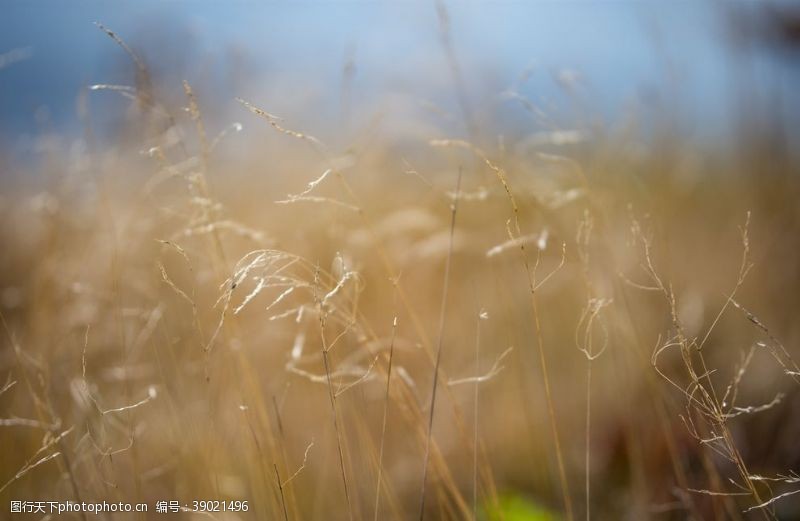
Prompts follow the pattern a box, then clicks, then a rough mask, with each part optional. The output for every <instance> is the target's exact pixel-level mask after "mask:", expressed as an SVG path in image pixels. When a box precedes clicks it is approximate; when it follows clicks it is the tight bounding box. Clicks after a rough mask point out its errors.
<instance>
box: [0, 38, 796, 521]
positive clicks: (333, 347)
mask: <svg viewBox="0 0 800 521" xmlns="http://www.w3.org/2000/svg"><path fill="white" fill-rule="evenodd" d="M118 43H119V42H118ZM110 45H113V42H110ZM132 67H133V68H134V69H135V70H136V71H137V84H136V86H134V87H124V88H123V87H112V86H104V87H98V88H97V89H96V90H113V91H114V92H112V93H108V92H104V93H97V92H95V93H91V92H87V95H90V96H93V95H99V94H106V95H109V94H114V93H121V94H123V97H122V98H120V99H121V101H120V112H121V113H123V112H125V111H126V110H127V115H126V116H125V119H126V123H125V125H124V130H125V131H124V132H123V133H122V135H124V137H121V138H120V142H119V143H117V144H116V145H115V146H114V148H113V150H104V149H101V150H97V149H93V148H92V147H89V149H88V151H85V152H82V153H80V154H78V155H77V156H75V155H73V156H72V157H62V156H56V157H52V156H51V157H46V158H45V160H43V161H42V163H41V165H40V166H38V167H37V172H36V173H35V178H33V179H28V180H26V182H24V183H23V182H20V181H19V180H11V179H5V180H4V181H3V182H4V184H5V185H6V186H4V187H3V189H2V199H1V200H0V217H1V218H0V223H2V224H1V225H0V234H2V238H1V239H0V240H2V253H0V289H1V290H2V295H0V296H1V297H2V319H3V325H2V327H3V331H2V338H3V339H2V345H3V349H2V351H1V352H0V377H1V378H2V381H0V386H2V387H0V389H2V391H0V393H1V394H0V410H2V420H0V421H1V422H2V425H0V451H2V457H0V481H2V483H1V484H0V486H2V487H3V488H2V492H1V493H0V498H1V499H2V503H3V506H2V508H3V511H4V512H6V513H4V514H3V516H2V517H3V518H5V516H6V515H11V516H12V517H10V519H17V518H19V519H23V518H27V517H26V516H24V515H12V514H7V513H8V510H6V509H7V508H8V504H9V501H11V500H20V499H27V500H37V499H38V500H62V501H67V500H71V501H102V500H107V501H128V502H148V503H149V504H150V505H151V511H150V513H149V514H146V515H133V514H131V515H129V517H130V518H142V519H145V518H146V519H158V518H160V517H159V515H158V514H155V513H154V512H153V505H154V504H155V502H156V501H160V500H166V501H169V500H179V501H180V502H181V504H186V505H188V506H189V507H190V508H191V506H192V504H191V502H192V500H194V499H198V500H239V501H247V502H248V505H249V510H248V511H247V512H236V513H234V512H226V513H213V517H214V518H216V519H284V518H285V519H347V518H352V519H417V518H421V517H422V516H421V514H420V511H424V514H425V517H426V518H428V519H451V518H452V519H462V518H472V517H473V516H475V517H477V518H478V519H482V518H483V519H485V518H492V519H582V518H587V519H588V518H589V517H590V515H591V516H593V517H594V518H595V519H623V518H625V519H648V518H653V519H687V518H690V519H737V518H743V519H747V518H767V519H774V518H780V519H796V518H797V516H800V506H799V505H800V503H798V500H797V498H798V497H800V496H792V495H791V494H792V492H794V491H797V490H798V486H800V477H799V476H798V474H797V471H798V470H799V469H800V448H799V447H798V445H797V440H798V436H799V435H800V415H798V413H797V411H798V408H800V393H798V389H799V388H798V385H800V369H798V366H797V364H796V363H795V361H794V360H797V358H798V356H800V353H798V351H797V347H796V346H797V343H798V339H799V338H800V329H798V323H797V313H798V311H800V307H799V305H800V301H798V297H797V295H798V291H800V258H798V255H800V249H799V248H798V237H800V214H798V208H800V206H799V205H798V204H797V201H798V197H800V186H798V184H799V183H800V179H798V177H797V165H796V163H795V162H794V160H793V159H792V158H791V157H790V154H788V153H785V154H784V153H776V152H774V151H772V149H769V148H765V147H762V146H759V145H760V143H757V142H755V141H754V142H752V143H749V144H748V143H745V144H744V145H743V146H741V147H740V148H739V149H738V150H737V151H736V156H735V157H731V156H730V155H728V154H722V153H718V152H714V151H712V150H703V149H698V148H697V147H696V146H693V145H692V143H690V142H687V141H686V140H684V139H682V138H681V136H680V135H673V134H670V133H664V134H662V135H661V136H660V137H658V136H656V137H654V138H653V139H652V140H650V141H649V143H648V145H647V146H640V140H639V139H638V138H637V132H639V130H638V129H637V127H636V126H634V125H632V126H630V127H629V128H624V129H616V130H613V131H611V130H604V129H602V128H596V127H587V128H581V129H579V131H572V130H570V131H564V130H563V129H545V130H543V131H540V132H537V133H536V134H534V136H533V138H531V137H530V136H528V137H527V139H526V138H524V136H520V135H516V134H515V132H511V133H509V134H508V135H505V136H504V138H503V139H498V138H497V136H493V135H490V134H487V133H486V132H484V130H483V129H482V124H481V120H480V118H479V117H478V116H477V114H480V113H481V112H480V111H479V110H477V109H474V108H470V107H468V106H463V107H462V110H463V114H461V116H457V117H465V118H467V119H470V120H471V122H472V124H471V125H468V126H467V127H466V128H467V130H466V131H465V133H463V134H462V135H447V134H446V133H444V132H437V131H436V130H435V124H428V125H427V126H424V127H421V128H425V129H429V130H430V129H433V131H431V133H428V134H426V133H425V132H422V131H420V132H419V134H418V135H416V136H414V137H413V138H412V139H408V138H407V139H405V140H404V141H403V142H402V143H400V144H398V143H396V142H393V141H392V140H391V139H389V138H387V137H385V136H384V134H383V133H382V132H381V130H380V128H381V127H380V123H379V122H378V123H375V124H374V125H370V126H368V127H366V128H365V129H362V130H360V131H355V132H353V133H352V137H351V138H350V137H348V143H349V145H347V146H338V145H336V146H334V145H331V144H330V143H331V142H334V141H337V140H338V141H341V136H328V137H329V138H332V137H336V139H326V136H324V135H319V136H316V133H315V128H314V127H313V126H309V127H307V128H300V127H299V126H298V125H296V124H295V123H293V121H291V120H288V119H287V120H282V119H280V118H278V117H277V116H273V115H272V114H270V113H269V112H266V111H270V110H274V109H271V107H269V106H268V105H266V104H265V105H264V106H263V107H262V106H261V102H262V101H264V100H259V99H252V100H246V101H244V100H243V101H242V103H241V108H240V109H241V110H240V112H238V113H236V114H235V115H233V116H232V118H235V119H236V120H238V121H241V122H243V124H244V125H245V127H246V128H248V129H260V130H259V133H257V136H258V137H257V139H253V138H252V135H251V139H250V141H249V142H248V143H249V145H248V146H247V147H238V148H236V147H234V146H233V145H232V143H234V142H235V141H236V140H237V139H240V135H239V134H237V133H236V132H235V130H236V129H237V128H238V127H231V128H229V129H228V131H226V132H224V133H223V134H222V135H221V136H220V130H221V129H220V128H212V125H211V124H210V123H208V122H207V121H204V119H203V111H204V99H203V97H202V96H200V95H195V93H194V92H193V91H192V87H191V86H190V85H189V84H188V83H187V84H185V85H184V86H183V87H182V88H183V89H184V90H183V92H182V93H181V90H180V89H181V86H179V85H178V86H176V85H172V86H171V87H172V89H173V91H172V92H171V94H170V95H171V99H172V100H178V101H173V102H170V103H167V102H166V101H163V100H161V99H159V96H158V95H157V94H156V89H154V88H153V87H152V82H153V80H152V79H151V78H150V77H149V76H148V71H147V68H146V66H145V64H144V63H136V61H135V60H134V62H133V64H132ZM460 81H468V79H463V78H462V79H461V80H460ZM181 94H182V96H181ZM235 94H236V93H231V96H234V95H235ZM511 102H512V103H516V102H519V104H518V105H515V106H518V107H519V109H518V110H520V111H526V110H530V109H532V106H531V105H530V104H526V102H525V100H521V99H515V100H511ZM262 109H263V110H262ZM531 116H532V119H531V121H534V119H533V118H534V116H536V114H535V113H531ZM308 119H309V120H310V121H313V120H314V118H313V117H309V118H308ZM533 127H534V125H533V124H532V128H533ZM254 132H255V130H254ZM87 133H90V129H89V130H87ZM387 135H389V134H387ZM312 136H316V137H312ZM585 136H589V139H584V137H585ZM767 150H770V151H767ZM32 175H33V174H32ZM434 385H435V386H436V387H435V388H436V392H435V393H433V392H432V389H434ZM782 495H785V496H783V497H780V498H779V496H782ZM773 498H778V499H776V500H775V501H774V502H773V501H772V500H773ZM423 502H424V506H423ZM175 515H176V516H177V515H180V516H184V518H186V519H194V516H196V515H197V514H192V513H183V514H175ZM138 516H141V517H138ZM161 516H163V514H162V515H161ZM39 517H41V516H39ZM76 517H77V518H79V519H80V518H81V516H80V515H77V516H76ZM88 517H89V518H91V517H92V515H88ZM119 517H120V518H126V517H125V516H119ZM109 518H114V519H116V518H117V517H114V516H109Z"/></svg>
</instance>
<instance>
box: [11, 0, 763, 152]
mask: <svg viewBox="0 0 800 521" xmlns="http://www.w3.org/2000/svg"><path fill="white" fill-rule="evenodd" d="M448 6H449V9H450V15H451V19H452V20H451V22H452V37H453V43H454V47H455V50H456V52H457V55H458V57H459V60H460V61H461V65H462V70H463V73H464V77H465V79H466V83H467V85H468V95H469V97H470V100H471V101H473V102H475V103H476V104H481V103H486V102H487V100H491V99H492V96H495V95H496V94H498V93H499V92H501V91H502V90H503V89H506V88H508V87H509V86H510V85H512V84H513V83H514V82H515V81H516V79H517V78H518V77H519V75H520V74H521V73H523V72H524V71H525V70H527V69H528V68H529V67H533V69H532V70H533V71H534V73H533V74H532V76H531V78H530V79H529V81H527V82H525V83H524V84H523V85H521V86H520V87H519V90H520V92H521V93H523V94H524V95H525V96H527V97H529V98H530V99H532V100H535V101H537V102H541V103H543V104H547V103H551V102H552V103H555V104H559V103H563V98H564V93H563V90H562V89H561V88H560V87H558V85H557V83H556V82H555V81H553V78H554V77H555V76H557V75H558V74H559V71H571V72H577V73H579V74H580V77H581V78H582V82H581V91H580V93H581V100H582V101H581V102H582V103H584V104H586V106H587V107H588V108H589V109H590V110H591V111H592V112H593V113H595V114H596V115H598V116H599V117H601V118H602V119H603V120H604V121H606V122H607V123H609V124H613V123H614V122H615V121H616V120H618V119H621V118H622V115H623V113H624V112H625V110H627V109H628V108H629V107H630V106H631V105H632V104H634V105H637V104H639V105H645V106H646V105H647V104H648V103H651V104H652V103H654V104H656V105H657V106H660V107H661V108H662V109H664V108H667V109H668V110H669V111H670V112H671V113H672V114H673V115H678V117H679V118H680V119H681V121H682V123H683V124H684V125H685V126H686V127H687V129H688V130H689V131H690V132H693V133H696V134H698V135H700V136H714V135H717V134H719V133H720V132H724V130H725V129H726V128H728V127H729V126H730V124H731V121H730V116H729V112H730V109H731V106H732V103H733V101H734V99H733V98H732V97H731V94H732V85H731V84H732V82H733V81H735V78H736V76H735V74H732V71H733V70H735V67H736V63H737V62H736V56H735V55H734V54H732V52H731V50H730V48H729V46H728V45H727V42H726V40H725V37H724V30H723V29H724V26H723V21H724V19H723V17H721V16H720V4H718V3H713V4H712V3H704V2H644V1H616V2H611V1H605V2H603V1H600V2H583V1H581V2H578V1H572V2H555V1H552V2H551V1H548V2H542V1H539V2H537V1H532V2H522V1H492V2H490V1H482V2H479V1H472V2H466V1H462V2H449V3H448ZM94 21H101V22H102V23H104V24H106V25H107V26H108V27H110V28H112V29H113V30H115V31H117V32H118V33H119V34H121V35H122V36H123V37H124V38H125V39H126V40H127V41H128V42H129V43H130V44H131V45H132V46H133V47H134V48H136V49H137V50H139V52H141V53H142V54H143V55H144V56H145V57H146V59H147V60H148V61H149V62H150V63H151V64H152V65H153V66H154V68H155V70H156V71H157V72H159V71H161V72H163V75H164V76H165V77H166V78H167V79H168V80H172V81H173V82H174V83H175V84H176V86H178V85H179V83H177V82H178V81H179V80H180V79H183V78H186V79H189V80H190V81H192V82H193V83H195V84H198V85H201V86H202V87H201V88H202V89H203V90H204V95H205V96H206V99H207V100H208V99H211V100H214V101H215V102H217V104H221V106H223V107H227V106H230V105H229V103H230V102H231V100H232V99H233V98H234V97H235V96H237V95H246V96H251V97H253V96H254V97H255V98H256V100H257V101H258V98H259V93H261V92H269V93H270V95H271V96H276V95H278V94H280V93H281V92H285V94H286V99H290V98H291V97H292V96H295V97H296V96H299V94H298V93H299V92H308V93H309V94H308V96H307V99H308V100H310V101H308V103H313V104H314V105H315V106H316V107H318V108H319V107H322V108H321V109H320V110H322V111H323V112H322V113H324V111H325V109H326V108H327V109H329V110H330V111H331V113H333V112H335V110H334V109H333V107H338V106H339V104H340V98H341V71H342V66H343V63H344V62H345V60H346V58H347V57H348V56H350V57H352V58H353V59H354V63H355V65H356V76H355V80H354V82H353V96H354V97H356V98H357V99H358V100H360V101H365V103H367V101H368V100H379V99H380V98H381V97H382V96H385V95H386V94H387V93H396V94H402V95H409V96H414V97H419V98H420V99H428V100H432V101H436V102H440V101H441V103H442V104H443V105H444V106H447V105H448V103H451V102H452V98H453V96H452V89H451V85H450V84H449V82H448V81H447V78H448V76H447V74H446V61H445V60H444V55H443V52H442V48H441V46H440V45H439V29H438V27H439V26H438V21H437V17H436V12H435V9H434V7H433V3H432V2H382V1H344V0H340V1H331V0H329V1H322V2H302V1H300V2H298V1H274V2H256V1H235V0H234V1H226V2H214V1H205V2H190V1H179V0H172V1H166V2H154V1H148V0H144V1H137V2H132V1H121V2H102V1H95V2H91V1H73V2H61V1H56V0H50V1H30V0H28V1H15V0H12V1H11V2H7V3H6V4H5V6H4V9H3V17H2V18H0V54H2V53H4V52H8V51H11V50H13V49H25V50H26V52H29V54H30V56H29V57H28V58H27V59H25V60H24V61H20V62H18V63H14V64H12V65H9V66H7V67H5V68H2V69H0V139H5V140H9V139H10V140H12V141H13V140H15V139H16V140H19V139H20V136H23V137H24V136H31V135H36V134H37V133H40V132H44V131H55V132H63V133H69V132H74V131H76V129H78V128H79V127H78V119H77V116H76V108H75V107H76V99H77V94H78V92H79V91H80V89H81V87H82V86H85V85H88V84H93V83H128V84H130V83H131V76H132V69H131V68H130V67H127V66H126V65H127V64H126V62H125V59H124V55H123V54H122V53H121V51H120V49H119V48H118V47H117V46H116V45H114V44H113V42H111V41H110V40H109V39H108V38H107V37H106V36H105V35H104V34H103V33H101V32H100V31H99V30H97V29H96V28H95V27H94V26H93V25H92V22H94ZM159 67H161V68H159ZM774 72H775V71H774V70H773V69H772V68H771V66H769V67H766V72H765V71H762V70H760V69H759V76H758V77H757V81H758V82H760V83H764V84H768V83H770V82H774V81H776V78H775V75H774ZM762 73H763V74H762ZM267 86H269V88H267ZM281 89H283V90H281ZM312 92H313V94H311V93H312ZM276 93H278V94H276ZM279 97H280V98H283V96H279ZM116 101H118V100H116ZM93 103H94V102H93ZM96 103H99V105H98V106H99V107H100V108H101V112H102V111H104V110H105V109H106V108H108V110H111V109H110V107H111V106H112V105H109V104H108V101H107V100H105V101H103V100H101V101H98V102H96ZM376 103H377V101H376ZM451 104H452V103H451ZM367 105H369V103H367ZM306 106H308V105H306ZM573 109H574V107H573ZM585 109H586V107H584V108H583V109H581V110H585ZM286 110H291V109H290V108H289V107H288V106H287V107H286ZM570 114H573V113H571V112H570V111H569V110H565V111H564V117H565V119H566V120H565V122H564V123H565V124H567V125H568V124H569V121H568V120H569V117H571V116H570ZM573 115H574V114H573ZM576 117H577V116H576Z"/></svg>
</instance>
